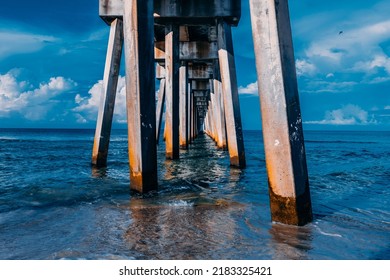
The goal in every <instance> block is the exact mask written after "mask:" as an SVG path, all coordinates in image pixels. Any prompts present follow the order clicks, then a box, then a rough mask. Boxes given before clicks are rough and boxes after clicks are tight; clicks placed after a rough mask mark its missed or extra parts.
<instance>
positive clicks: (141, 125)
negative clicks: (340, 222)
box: [92, 0, 312, 225]
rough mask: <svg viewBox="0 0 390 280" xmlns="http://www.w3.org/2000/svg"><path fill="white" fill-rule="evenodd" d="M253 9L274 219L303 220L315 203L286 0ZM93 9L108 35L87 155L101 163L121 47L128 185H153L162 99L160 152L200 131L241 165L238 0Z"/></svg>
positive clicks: (256, 3)
mask: <svg viewBox="0 0 390 280" xmlns="http://www.w3.org/2000/svg"><path fill="white" fill-rule="evenodd" d="M250 9H251V20H252V30H253V40H254V46H255V56H256V68H257V75H258V85H259V95H260V104H261V114H262V127H263V138H264V146H265V156H266V167H267V174H268V184H269V193H270V205H271V215H272V220H273V221H276V222H281V223H285V224H292V225H304V224H306V223H308V222H310V221H311V220H312V211H311V200H310V190H309V181H308V173H307V167H306V155H305V147H304V139H303V130H302V120H301V114H300V105H299V96H298V87H297V79H296V70H295V60H294V52H293V45H292V36H291V27H290V19H289V11H288V1H287V0H250ZM99 13H100V17H101V18H102V19H103V20H104V21H105V22H106V23H107V24H108V25H109V26H110V36H109V41H108V48H107V56H106V64H105V70H104V77H103V88H104V89H103V92H102V98H101V104H100V107H99V114H98V118H97V125H96V133H95V139H94V145H93V153H92V164H93V165H95V166H96V167H104V166H106V165H107V155H108V150H109V141H110V133H111V125H112V118H113V111H114V104H115V95H116V87H117V81H118V75H119V68H120V62H121V56H122V49H124V56H125V57H124V58H125V65H124V67H125V69H126V107H127V124H128V151H129V165H130V187H131V189H133V190H136V191H138V192H141V193H145V192H149V191H152V190H156V189H157V187H158V178H157V177H158V176H157V145H158V143H159V141H162V139H161V138H162V137H161V136H162V135H160V131H161V126H162V117H163V112H164V108H165V127H164V135H163V138H164V140H165V144H166V158H167V160H180V159H179V150H180V149H188V148H189V144H190V143H191V142H192V141H193V140H194V139H195V138H196V137H197V135H198V134H199V133H202V132H204V133H206V134H207V135H208V136H209V137H211V138H212V139H213V140H214V141H215V142H216V148H218V149H225V150H228V152H229V157H230V165H231V166H232V167H233V168H245V165H246V159H245V148H244V139H243V129H242V122H241V114H240V104H239V97H238V86H237V77H236V66H235V59H234V45H233V39H232V27H235V26H237V25H238V24H239V21H240V17H241V1H240V0H186V1H184V0H154V1H153V0H100V1H99ZM249 39H250V38H248V40H249ZM156 79H157V80H159V90H158V94H157V105H156V89H155V84H156V83H155V81H156ZM259 168H260V167H259Z"/></svg>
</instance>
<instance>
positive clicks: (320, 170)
mask: <svg viewBox="0 0 390 280" xmlns="http://www.w3.org/2000/svg"><path fill="white" fill-rule="evenodd" d="M93 134H94V131H93V130H12V129H11V130H10V129H0V259H390V204H389V203H390V188H389V183H390V132H314V131H306V132H305V140H306V150H307V160H308V169H309V175H310V185H311V195H312V204H313V214H314V221H313V222H312V223H310V224H308V225H306V226H304V227H295V226H287V225H282V224H277V223H272V222H271V221H270V211H269V199H268V186H267V177H266V170H265V161H264V149H263V144H262V136H261V132H260V131H245V132H244V137H245V149H246V155H247V168H246V169H244V170H238V169H234V168H230V167H229V157H228V153H227V152H226V151H220V150H217V149H216V148H215V144H214V142H213V141H212V140H210V138H208V137H207V136H204V135H200V136H199V138H198V139H197V140H196V141H195V143H194V144H192V145H191V146H190V149H189V150H188V151H181V154H180V156H181V159H180V161H166V160H165V157H164V144H163V143H160V146H159V149H158V167H159V190H158V191H157V192H154V193H151V194H148V195H139V194H136V193H132V192H130V190H129V177H128V174H129V170H128V159H127V132H126V131H125V130H114V131H113V133H112V137H111V138H112V141H111V145H110V153H109V161H108V167H107V168H106V169H100V170H97V169H93V168H92V167H91V165H90V157H91V149H92V143H93Z"/></svg>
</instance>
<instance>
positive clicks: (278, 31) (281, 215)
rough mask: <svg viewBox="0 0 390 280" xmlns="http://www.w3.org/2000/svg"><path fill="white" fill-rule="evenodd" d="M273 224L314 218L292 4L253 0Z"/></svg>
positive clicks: (254, 34) (255, 41) (270, 0)
mask: <svg viewBox="0 0 390 280" xmlns="http://www.w3.org/2000/svg"><path fill="white" fill-rule="evenodd" d="M250 8H251V19H252V30H253V38H254V45H255V54H256V67H257V75H258V76H257V77H258V84H259V92H260V99H261V102H260V103H261V114H262V122H263V138H264V146H265V156H266V164H267V173H268V182H269V191H270V201H271V203H270V204H271V214H272V220H273V221H277V222H281V223H285V224H292V225H304V224H306V223H308V222H310V221H311V220H312V209H311V199H310V190H309V180H308V173H307V166H306V154H305V146H304V139H303V129H302V119H301V113H300V106H299V95H298V86H297V79H296V69H295V59H294V50H293V44H292V36H291V27H290V18H289V11H288V2H287V0H278V1H276V0H250Z"/></svg>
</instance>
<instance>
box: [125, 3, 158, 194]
mask: <svg viewBox="0 0 390 280" xmlns="http://www.w3.org/2000/svg"><path fill="white" fill-rule="evenodd" d="M124 15H125V16H124V17H123V18H124V37H125V61H126V106H127V122H128V143H129V163H130V187H131V189H133V190H136V191H138V192H141V193H144V192H148V191H151V190H155V189H157V147H156V111H155V102H156V98H155V85H154V82H150V81H151V79H152V80H153V81H154V77H155V67H154V57H153V48H154V46H153V40H154V27H153V25H154V20H153V0H124ZM139 32H140V33H139Z"/></svg>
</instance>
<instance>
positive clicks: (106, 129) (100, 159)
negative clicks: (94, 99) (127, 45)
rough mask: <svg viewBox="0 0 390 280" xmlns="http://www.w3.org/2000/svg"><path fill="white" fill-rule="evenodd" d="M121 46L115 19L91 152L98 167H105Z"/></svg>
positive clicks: (118, 22)
mask: <svg viewBox="0 0 390 280" xmlns="http://www.w3.org/2000/svg"><path fill="white" fill-rule="evenodd" d="M122 46H123V22H122V20H121V19H116V20H115V21H113V22H112V23H111V29H110V37H109V40H108V49H107V56H106V64H105V69H104V77H103V92H102V96H101V98H100V105H99V114H98V118H97V122H96V130H95V140H94V143H93V150H92V164H93V165H96V166H98V167H102V166H106V165H107V154H108V147H109V144H110V135H111V126H112V117H113V114H114V106H115V96H116V89H117V85H118V75H119V68H120V61H121V56H122Z"/></svg>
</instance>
